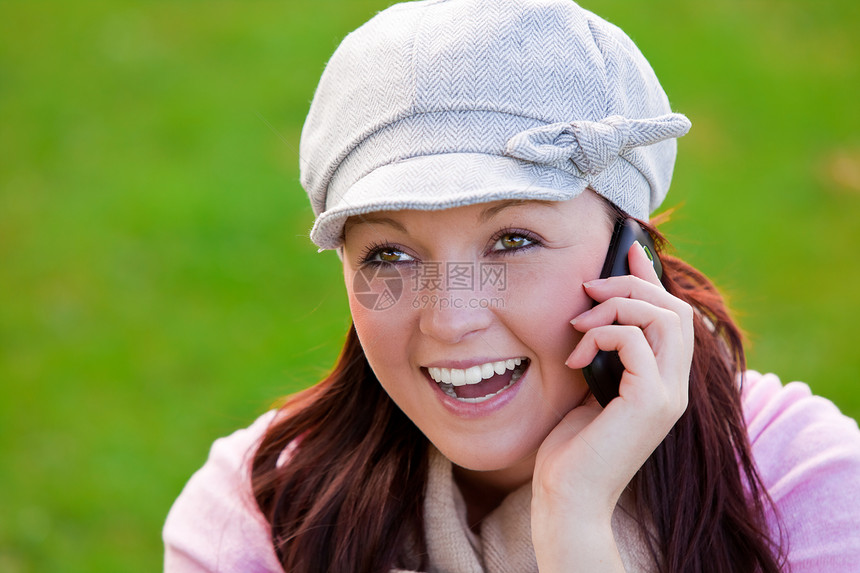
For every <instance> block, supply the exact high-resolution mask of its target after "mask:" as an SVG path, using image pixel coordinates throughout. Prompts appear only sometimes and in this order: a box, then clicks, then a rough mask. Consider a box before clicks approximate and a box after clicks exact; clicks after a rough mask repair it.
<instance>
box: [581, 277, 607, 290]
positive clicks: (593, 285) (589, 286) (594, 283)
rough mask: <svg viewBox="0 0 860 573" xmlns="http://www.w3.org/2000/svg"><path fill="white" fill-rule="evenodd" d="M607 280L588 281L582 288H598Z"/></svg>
mask: <svg viewBox="0 0 860 573" xmlns="http://www.w3.org/2000/svg"><path fill="white" fill-rule="evenodd" d="M605 280H606V279H594V280H593V281H586V282H584V283H582V286H584V287H585V288H592V287H596V286H598V285H599V284H601V283H602V282H603V281H605Z"/></svg>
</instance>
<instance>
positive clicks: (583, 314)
mask: <svg viewBox="0 0 860 573" xmlns="http://www.w3.org/2000/svg"><path fill="white" fill-rule="evenodd" d="M589 314H591V310H586V311H585V312H583V313H582V314H580V315H579V316H577V317H576V318H574V319H573V320H571V321H570V324H572V325H574V326H576V323H577V322H578V321H579V320H581V319H583V318H585V317H586V316H588V315H589Z"/></svg>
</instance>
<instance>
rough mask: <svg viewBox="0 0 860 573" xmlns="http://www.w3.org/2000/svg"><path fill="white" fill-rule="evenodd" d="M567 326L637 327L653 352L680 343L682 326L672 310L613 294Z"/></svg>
mask: <svg viewBox="0 0 860 573" xmlns="http://www.w3.org/2000/svg"><path fill="white" fill-rule="evenodd" d="M570 323H571V325H573V327H574V328H575V329H577V330H578V331H580V332H588V331H589V330H591V329H592V328H596V327H599V326H607V325H610V324H615V323H617V324H626V325H630V326H638V327H639V328H641V329H642V330H643V331H644V332H645V338H646V339H647V340H648V343H649V344H650V345H651V348H652V349H653V350H654V352H661V351H662V350H664V348H663V347H664V346H666V345H667V344H668V346H669V347H670V348H677V347H678V346H679V345H683V343H684V340H683V336H684V327H683V325H682V324H681V317H679V316H678V315H677V314H676V313H675V312H673V311H671V310H669V309H667V308H663V307H660V306H656V305H653V304H650V303H647V302H645V301H642V300H638V299H633V298H620V297H615V298H611V299H609V300H607V301H604V302H602V303H601V304H599V305H597V306H595V307H594V308H592V309H591V310H588V311H586V312H584V313H582V314H580V315H579V316H577V317H576V318H574V319H573V320H571V321H570Z"/></svg>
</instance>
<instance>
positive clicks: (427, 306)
mask: <svg viewBox="0 0 860 573" xmlns="http://www.w3.org/2000/svg"><path fill="white" fill-rule="evenodd" d="M416 300H417V301H418V304H419V312H420V313H421V316H420V319H419V328H420V330H421V333H422V334H424V335H426V336H429V337H431V338H434V339H435V340H437V341H439V342H442V343H444V344H457V343H458V342H461V341H463V340H465V339H467V338H469V337H470V336H475V335H477V334H479V333H481V332H483V331H484V330H486V329H487V328H488V327H489V326H490V324H492V321H493V311H492V310H491V309H489V308H487V307H486V305H483V304H481V302H482V299H481V298H479V297H474V296H463V295H462V294H460V295H457V296H453V295H452V292H451V291H443V292H442V293H440V294H437V295H429V294H428V295H422V296H419V297H418V298H417V299H416Z"/></svg>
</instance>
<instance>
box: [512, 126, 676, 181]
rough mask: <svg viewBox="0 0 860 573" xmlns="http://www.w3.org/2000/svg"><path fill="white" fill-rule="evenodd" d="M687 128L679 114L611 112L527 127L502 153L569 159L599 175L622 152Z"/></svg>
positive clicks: (585, 171) (539, 159) (533, 158)
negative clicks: (595, 118) (646, 116)
mask: <svg viewBox="0 0 860 573" xmlns="http://www.w3.org/2000/svg"><path fill="white" fill-rule="evenodd" d="M689 130H690V120H689V119H687V118H686V116H684V115H681V114H679V113H670V114H666V115H661V116H659V117H655V118H652V119H627V118H624V117H621V116H620V115H611V116H609V117H607V118H605V119H602V120H600V121H588V120H580V121H574V122H571V123H552V124H550V125H543V126H541V127H535V128H532V129H527V130H525V131H523V132H520V133H518V134H517V135H515V136H513V137H512V138H510V139H509V140H508V144H507V147H506V149H505V153H506V154H507V155H509V156H511V157H515V158H517V159H524V160H526V161H531V162H534V163H548V164H554V163H555V164H558V163H562V162H564V161H566V160H570V161H571V162H573V164H574V165H576V167H577V169H579V171H580V172H582V173H583V174H586V175H598V174H599V173H600V172H602V171H603V170H604V169H606V168H607V167H609V166H610V165H611V164H612V162H613V161H615V160H616V159H617V158H618V156H619V155H620V154H621V153H622V152H624V151H627V150H629V149H633V148H634V147H639V146H641V145H651V144H654V143H658V142H660V141H663V140H666V139H671V138H673V137H681V136H682V135H684V134H686V133H687V132H688V131H689Z"/></svg>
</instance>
